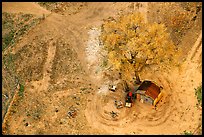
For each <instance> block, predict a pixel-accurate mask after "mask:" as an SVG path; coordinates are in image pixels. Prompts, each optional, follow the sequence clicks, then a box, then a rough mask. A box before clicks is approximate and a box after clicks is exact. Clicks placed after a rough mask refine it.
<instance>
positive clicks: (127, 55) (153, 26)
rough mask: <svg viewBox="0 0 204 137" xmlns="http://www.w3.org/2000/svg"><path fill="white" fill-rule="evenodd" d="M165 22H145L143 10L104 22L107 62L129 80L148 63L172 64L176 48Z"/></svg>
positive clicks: (103, 40)
mask: <svg viewBox="0 0 204 137" xmlns="http://www.w3.org/2000/svg"><path fill="white" fill-rule="evenodd" d="M166 30H167V29H166V27H165V25H164V24H157V23H146V22H144V17H143V15H142V14H141V13H131V14H128V15H124V16H121V17H119V18H117V19H112V20H107V21H105V22H104V24H103V25H102V34H101V41H102V43H103V45H104V49H105V50H106V51H107V53H108V55H107V57H108V64H109V65H112V66H113V68H114V69H115V70H117V71H119V72H121V74H122V76H123V79H125V80H130V79H132V76H134V75H135V73H138V72H140V71H141V70H142V68H143V67H144V66H145V65H151V64H157V65H162V64H169V63H170V62H172V61H173V60H174V55H175V54H176V51H177V48H176V47H175V45H174V44H173V42H172V41H171V40H170V36H169V34H168V32H167V31H166Z"/></svg>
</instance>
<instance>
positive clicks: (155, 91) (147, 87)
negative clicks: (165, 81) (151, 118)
mask: <svg viewBox="0 0 204 137" xmlns="http://www.w3.org/2000/svg"><path fill="white" fill-rule="evenodd" d="M138 90H144V91H146V92H145V95H148V96H150V97H152V98H153V99H156V98H157V96H158V95H159V93H160V88H159V87H158V86H157V85H156V84H154V83H152V82H151V81H147V80H145V81H143V82H142V84H141V85H140V86H139V88H138Z"/></svg>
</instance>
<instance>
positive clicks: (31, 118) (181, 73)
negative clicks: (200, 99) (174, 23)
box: [2, 2, 202, 134]
mask: <svg viewBox="0 0 204 137" xmlns="http://www.w3.org/2000/svg"><path fill="white" fill-rule="evenodd" d="M140 4H141V7H140V6H139V8H138V7H137V6H136V5H137V3H135V4H133V3H128V2H126V3H112V2H109V3H86V4H84V6H83V7H82V8H81V9H80V10H79V12H77V13H76V14H71V15H69V14H66V11H65V13H64V15H61V14H58V13H53V12H50V11H48V10H46V9H45V8H42V7H41V6H39V5H38V4H37V3H32V2H29V3H23V2H16V3H11V2H9V3H6V2H5V3H2V11H3V12H11V13H18V12H22V13H30V14H36V15H39V16H43V14H45V15H46V16H47V17H46V18H45V20H43V21H42V22H41V23H40V24H39V25H37V26H36V27H35V28H33V29H32V30H30V31H29V32H28V33H27V34H26V35H25V36H24V37H23V38H22V39H21V40H20V41H19V42H18V43H17V44H16V45H15V46H14V47H13V48H12V49H11V52H12V53H13V54H17V53H20V54H21V49H23V48H25V47H26V49H28V50H27V54H31V53H32V52H33V49H35V47H38V46H41V47H40V48H41V49H40V50H39V51H38V52H39V55H40V56H39V55H34V54H31V57H29V58H25V60H24V59H23V60H17V62H16V63H17V64H19V67H18V68H17V71H19V72H20V71H21V70H23V67H24V66H26V65H30V64H31V65H32V63H33V64H34V65H38V64H36V61H38V57H39V58H44V59H45V63H43V64H42V69H40V73H42V78H41V79H39V80H35V79H31V81H27V82H26V84H25V91H24V97H23V99H21V100H20V101H18V98H17V97H15V96H14V99H13V102H12V103H11V104H13V103H16V104H17V106H16V110H17V112H16V113H11V112H10V111H8V112H7V114H6V116H5V118H4V121H3V125H2V127H3V133H4V134H182V133H183V131H184V130H186V131H191V132H193V133H195V134H196V133H197V129H198V127H200V125H201V121H202V120H201V117H202V110H201V108H199V107H196V103H197V98H196V96H195V90H194V88H197V87H198V86H199V85H200V84H201V82H202V68H201V65H200V64H201V56H202V32H201V30H200V31H198V32H196V33H198V35H199V36H198V37H196V38H194V39H196V41H194V42H193V43H194V44H193V45H190V47H188V48H189V50H188V51H186V53H185V55H183V56H184V58H185V60H184V61H182V63H181V65H180V66H178V67H172V68H167V69H165V70H163V71H157V70H154V71H151V72H150V71H148V70H146V71H144V72H143V73H142V74H140V76H141V80H144V79H149V80H154V81H155V82H157V83H158V85H162V86H163V90H164V97H163V98H162V100H161V101H160V103H159V104H158V106H157V108H156V109H153V108H152V107H151V106H149V105H147V104H142V103H140V102H136V104H135V105H134V106H133V107H132V108H122V109H116V108H115V106H114V103H113V102H114V100H115V99H121V98H122V97H124V94H123V92H122V91H117V92H110V91H107V92H105V93H101V92H99V91H100V90H102V88H101V87H102V85H103V83H104V79H103V78H104V77H103V75H100V74H102V73H98V74H96V73H94V72H95V71H96V68H97V67H96V66H97V65H98V64H97V63H96V62H95V64H94V63H90V62H89V61H88V60H87V54H86V52H85V51H86V48H87V43H88V41H89V39H90V35H89V33H88V32H90V30H91V29H92V28H99V27H100V25H101V24H102V23H103V19H107V18H108V17H116V16H118V15H119V14H121V13H125V12H130V11H134V12H136V11H139V12H142V13H144V15H145V17H146V21H148V20H147V18H148V14H147V11H148V5H149V3H148V4H147V3H140ZM131 5H132V6H133V7H132V6H131ZM149 12H151V11H149ZM149 18H153V17H149ZM189 39H191V38H189ZM189 39H188V40H189ZM184 40H186V39H184ZM183 42H184V43H185V42H188V41H183ZM39 43H44V44H39ZM96 44H97V43H96ZM43 49H44V50H45V52H44V50H43ZM26 57H27V56H26ZM40 68H41V67H40ZM16 94H17V93H16ZM10 106H11V105H10ZM71 106H73V107H74V108H76V110H77V115H76V117H75V118H69V117H68V116H67V112H68V111H69V108H70V107H71ZM111 111H114V112H118V114H119V115H118V117H116V118H112V117H111V115H110V114H109V112H111ZM26 123H27V124H28V125H27V126H26Z"/></svg>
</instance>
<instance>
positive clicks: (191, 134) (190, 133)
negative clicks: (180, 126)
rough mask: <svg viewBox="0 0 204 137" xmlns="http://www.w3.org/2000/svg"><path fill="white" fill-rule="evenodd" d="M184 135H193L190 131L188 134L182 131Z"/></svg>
mask: <svg viewBox="0 0 204 137" xmlns="http://www.w3.org/2000/svg"><path fill="white" fill-rule="evenodd" d="M184 135H193V133H192V132H191V131H190V132H187V131H186V130H185V131H184Z"/></svg>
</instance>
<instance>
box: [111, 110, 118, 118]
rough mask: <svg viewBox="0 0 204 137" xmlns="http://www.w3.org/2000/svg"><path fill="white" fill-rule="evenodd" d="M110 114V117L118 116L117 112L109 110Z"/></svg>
mask: <svg viewBox="0 0 204 137" xmlns="http://www.w3.org/2000/svg"><path fill="white" fill-rule="evenodd" d="M110 114H111V117H112V118H116V117H117V116H118V113H117V112H113V111H111V112H110Z"/></svg>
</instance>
